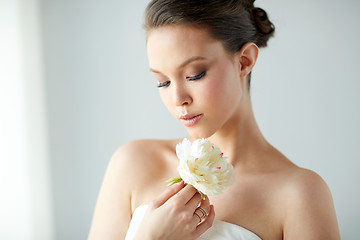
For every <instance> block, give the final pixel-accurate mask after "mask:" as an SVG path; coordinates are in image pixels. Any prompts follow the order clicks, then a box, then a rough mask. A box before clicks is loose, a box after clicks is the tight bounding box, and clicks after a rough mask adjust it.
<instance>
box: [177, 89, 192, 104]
mask: <svg viewBox="0 0 360 240" xmlns="http://www.w3.org/2000/svg"><path fill="white" fill-rule="evenodd" d="M173 89H174V93H173V102H174V104H175V105H176V106H183V105H188V104H191V103H192V101H193V100H192V97H191V95H190V93H189V91H188V90H187V89H186V86H184V85H183V84H177V85H176V86H175V87H174V88H173Z"/></svg>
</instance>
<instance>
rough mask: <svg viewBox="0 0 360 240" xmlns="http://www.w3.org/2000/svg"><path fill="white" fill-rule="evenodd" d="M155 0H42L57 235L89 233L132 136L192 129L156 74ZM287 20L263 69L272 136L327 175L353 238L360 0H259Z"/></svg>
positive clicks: (261, 109)
mask: <svg viewBox="0 0 360 240" xmlns="http://www.w3.org/2000/svg"><path fill="white" fill-rule="evenodd" d="M147 2H148V1H144V0H142V1H139V0H138V1H115V0H107V1H100V0H88V1H85V0H62V1H60V0H42V1H40V7H41V20H42V30H43V38H42V41H43V51H44V73H45V80H46V96H47V99H46V101H47V114H48V115H47V116H48V122H49V140H50V142H49V143H50V149H49V151H50V156H51V162H50V164H51V172H50V173H51V176H52V194H53V201H54V203H53V204H54V216H55V219H54V220H55V231H56V236H57V239H85V238H86V236H87V234H88V231H89V227H90V223H91V218H92V214H93V210H94V206H95V202H96V198H97V194H98V191H99V188H100V185H101V182H102V178H103V175H104V172H105V169H106V166H107V163H108V161H109V159H110V157H111V155H112V153H113V152H114V151H115V150H116V148H117V147H119V146H120V145H122V144H124V143H125V142H128V141H130V140H133V139H140V138H175V137H181V136H186V131H185V129H184V128H183V127H182V126H181V125H180V124H179V123H177V122H176V120H174V119H173V118H172V117H171V115H170V114H169V113H168V112H167V110H166V109H165V107H164V106H163V104H162V102H161V100H160V98H159V96H158V93H157V88H156V80H155V79H154V78H153V77H152V76H151V75H150V73H149V70H148V63H147V57H146V49H145V47H146V46H145V34H144V32H143V30H142V21H143V11H144V9H145V6H146V4H147ZM256 4H257V5H258V6H260V7H263V8H264V9H265V10H266V11H267V12H268V14H269V16H270V18H271V20H272V21H273V23H274V24H275V26H276V34H275V38H273V39H272V40H270V41H269V46H268V48H266V49H263V50H261V52H260V56H259V59H258V63H257V65H256V66H255V68H254V70H253V75H252V87H251V95H252V102H253V107H254V111H255V115H256V118H257V121H258V123H259V126H260V128H261V130H262V131H263V133H264V135H265V137H266V138H267V139H268V140H269V141H270V143H272V144H273V145H274V146H275V147H277V148H278V149H279V150H280V151H281V152H283V153H284V154H285V155H286V156H287V157H289V158H290V159H291V160H292V161H293V162H294V163H296V164H297V165H299V166H302V167H305V168H310V169H312V170H315V171H316V172H317V173H319V174H320V175H321V176H322V177H323V178H324V179H325V181H326V182H327V183H328V185H329V187H330V189H331V191H332V194H333V198H334V202H335V207H336V212H337V216H338V221H339V225H340V230H341V235H342V239H356V238H357V235H358V232H357V227H358V226H359V223H360V208H358V207H357V204H358V203H359V202H360V193H359V190H358V187H356V184H357V183H359V182H360V176H359V174H358V169H359V167H360V164H359V160H360V150H359V147H360V146H359V140H358V139H359V135H360V127H359V123H360V110H359V109H360V107H359V103H360V96H359V92H360V83H359V77H358V74H357V72H358V65H359V60H358V56H359V54H360V47H359V45H358V44H357V43H358V40H359V38H360V30H359V27H358V23H359V22H360V3H359V2H358V1H356V0H346V1H335V0H331V1H330V0H318V1H313V0H302V1H289V0H274V1H265V0H260V1H256Z"/></svg>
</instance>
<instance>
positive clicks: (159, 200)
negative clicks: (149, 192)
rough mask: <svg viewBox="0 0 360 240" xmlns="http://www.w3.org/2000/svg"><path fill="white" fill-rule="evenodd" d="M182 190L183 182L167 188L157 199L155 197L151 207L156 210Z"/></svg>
mask: <svg viewBox="0 0 360 240" xmlns="http://www.w3.org/2000/svg"><path fill="white" fill-rule="evenodd" d="M183 188H184V182H183V181H181V182H179V183H175V184H173V185H172V186H170V187H168V188H167V189H166V190H165V191H164V192H163V193H162V194H160V196H159V197H157V198H156V199H155V200H154V201H153V203H152V204H153V206H154V207H156V208H158V207H160V206H161V205H163V204H164V203H165V202H166V201H167V200H169V198H171V197H172V196H174V195H175V194H176V193H178V192H179V191H180V190H181V189H183Z"/></svg>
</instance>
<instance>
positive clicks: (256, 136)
mask: <svg viewBox="0 0 360 240" xmlns="http://www.w3.org/2000/svg"><path fill="white" fill-rule="evenodd" d="M208 139H209V141H211V142H213V143H215V144H216V145H218V146H219V147H220V149H221V150H222V151H223V152H224V155H225V156H226V157H228V161H229V162H230V163H231V164H232V165H233V166H234V167H235V168H239V167H240V168H242V167H244V166H249V165H253V164H255V159H260V158H259V157H258V156H259V155H260V154H263V153H264V152H265V151H268V150H269V149H270V148H271V146H270V144H269V143H268V142H267V141H266V140H265V138H264V137H263V135H262V134H261V132H260V129H259V127H258V125H257V123H256V120H255V117H254V114H253V111H252V107H251V102H250V97H249V94H248V93H246V94H244V95H243V98H242V101H241V106H240V107H239V108H238V114H236V115H235V116H234V117H233V118H232V119H231V120H230V121H229V122H228V123H227V124H226V125H225V126H223V128H221V129H220V130H218V131H217V132H216V133H215V134H213V135H212V136H211V137H209V138H208Z"/></svg>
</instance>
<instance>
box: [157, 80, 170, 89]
mask: <svg viewBox="0 0 360 240" xmlns="http://www.w3.org/2000/svg"><path fill="white" fill-rule="evenodd" d="M169 85H170V81H166V82H162V83H159V84H158V86H157V87H158V88H161V87H167V86H169Z"/></svg>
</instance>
